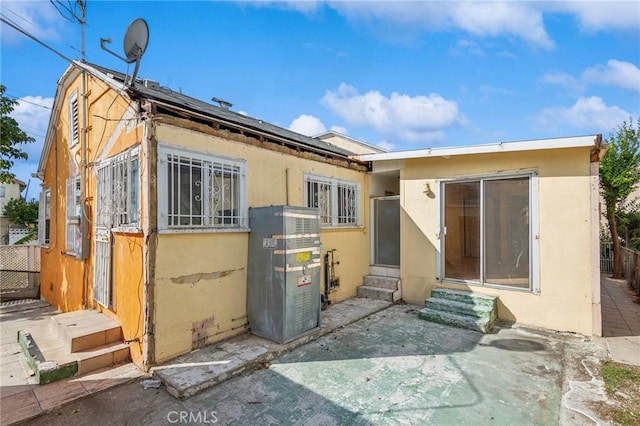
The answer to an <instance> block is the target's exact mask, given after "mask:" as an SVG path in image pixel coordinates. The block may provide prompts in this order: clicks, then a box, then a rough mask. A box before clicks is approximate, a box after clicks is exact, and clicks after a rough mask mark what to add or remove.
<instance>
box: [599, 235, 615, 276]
mask: <svg viewBox="0 0 640 426" xmlns="http://www.w3.org/2000/svg"><path fill="white" fill-rule="evenodd" d="M600 272H613V243H610V242H609V243H600Z"/></svg>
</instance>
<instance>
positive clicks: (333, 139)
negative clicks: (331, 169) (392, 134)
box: [314, 130, 388, 155]
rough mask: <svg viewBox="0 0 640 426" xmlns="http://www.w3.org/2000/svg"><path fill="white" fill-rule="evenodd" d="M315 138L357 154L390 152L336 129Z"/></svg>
mask: <svg viewBox="0 0 640 426" xmlns="http://www.w3.org/2000/svg"><path fill="white" fill-rule="evenodd" d="M314 138H316V139H320V140H322V141H325V142H327V143H330V144H331V145H334V146H337V147H340V148H343V149H346V150H348V151H352V152H353V154H356V155H357V154H374V153H379V152H388V150H386V149H383V148H380V147H379V146H374V145H371V144H368V143H366V142H363V141H361V140H358V139H355V138H352V137H350V136H347V135H343V134H342V133H338V132H336V131H334V130H330V131H328V132H324V133H320V134H319V135H316V136H314Z"/></svg>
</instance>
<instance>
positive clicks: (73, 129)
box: [69, 92, 80, 146]
mask: <svg viewBox="0 0 640 426" xmlns="http://www.w3.org/2000/svg"><path fill="white" fill-rule="evenodd" d="M79 137H80V114H79V109H78V92H74V93H73V94H72V95H71V97H70V98H69V146H74V145H75V144H77V143H78V141H79Z"/></svg>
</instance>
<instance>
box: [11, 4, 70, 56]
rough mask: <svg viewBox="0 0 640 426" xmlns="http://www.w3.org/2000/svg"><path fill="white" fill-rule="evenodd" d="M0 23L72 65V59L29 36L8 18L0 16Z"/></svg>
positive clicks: (27, 32)
mask: <svg viewBox="0 0 640 426" xmlns="http://www.w3.org/2000/svg"><path fill="white" fill-rule="evenodd" d="M0 21H2V22H4V23H5V24H7V25H8V26H10V27H11V28H13V29H14V30H16V31H18V32H19V33H22V34H24V35H25V36H27V37H29V38H30V39H31V40H33V41H35V42H36V43H38V44H39V45H41V46H43V47H45V48H47V49H49V50H50V51H52V52H53V53H55V54H56V55H58V56H59V57H61V58H62V59H64V60H65V61H67V62H69V63H72V62H73V59H70V58H68V57H67V56H65V55H63V54H62V53H60V52H58V51H57V50H55V49H54V48H53V47H51V46H49V45H48V44H46V43H45V42H43V41H41V40H40V39H38V38H37V37H36V36H34V35H33V34H31V33H30V32H29V31H27V30H25V29H24V28H21V27H20V26H19V25H18V24H16V23H15V22H13V21H12V20H11V19H10V18H8V17H7V16H6V15H5V14H2V15H1V16H0Z"/></svg>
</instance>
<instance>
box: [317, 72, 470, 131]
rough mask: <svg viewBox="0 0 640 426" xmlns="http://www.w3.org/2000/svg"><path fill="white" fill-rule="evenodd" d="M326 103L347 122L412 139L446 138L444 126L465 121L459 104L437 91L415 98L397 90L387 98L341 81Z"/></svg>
mask: <svg viewBox="0 0 640 426" xmlns="http://www.w3.org/2000/svg"><path fill="white" fill-rule="evenodd" d="M322 103H323V104H324V105H326V106H327V107H328V108H329V109H331V111H333V113H335V114H336V115H338V116H339V117H340V118H342V119H343V120H345V121H346V122H347V123H350V124H354V125H358V126H368V127H373V128H374V129H375V130H376V131H377V132H378V133H381V134H386V135H395V136H397V137H399V138H401V139H404V140H408V141H423V142H432V141H439V140H442V139H444V132H442V129H443V128H446V127H450V126H453V125H456V124H460V123H463V122H464V117H462V115H461V114H460V113H459V111H458V104H457V103H456V102H454V101H450V100H447V99H444V98H443V97H442V96H440V95H438V94H437V93H431V94H429V95H428V96H423V95H418V96H413V97H412V96H409V95H405V94H400V93H397V92H393V93H392V94H391V95H390V96H388V97H387V96H384V95H383V94H382V93H380V92H379V91H377V90H371V91H369V92H367V93H365V94H360V93H359V92H358V90H357V89H356V88H355V87H353V86H350V85H348V84H346V83H341V84H340V86H339V87H338V89H337V90H328V91H327V92H326V94H325V95H324V97H323V98H322Z"/></svg>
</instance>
